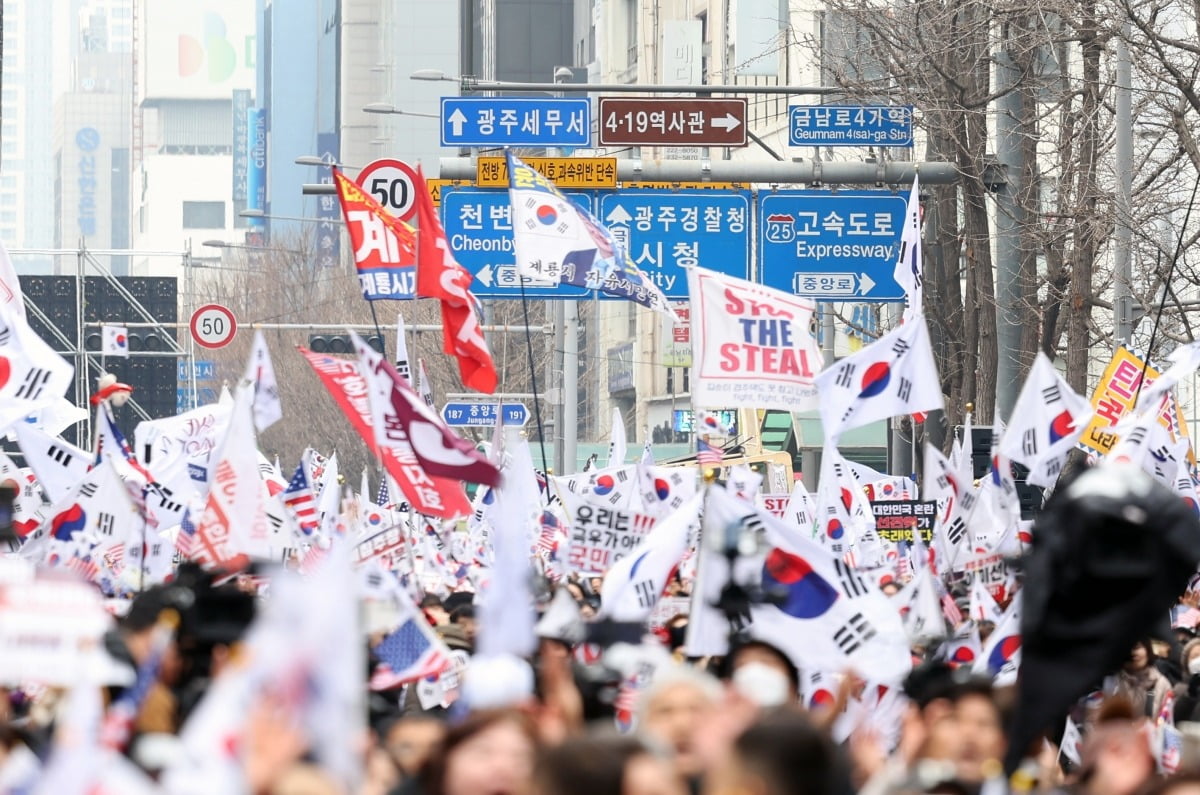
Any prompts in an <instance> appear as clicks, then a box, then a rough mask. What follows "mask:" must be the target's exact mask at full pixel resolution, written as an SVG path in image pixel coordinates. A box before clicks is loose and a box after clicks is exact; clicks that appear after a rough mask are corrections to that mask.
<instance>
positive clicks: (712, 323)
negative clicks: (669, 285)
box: [688, 268, 823, 411]
mask: <svg viewBox="0 0 1200 795" xmlns="http://www.w3.org/2000/svg"><path fill="white" fill-rule="evenodd" d="M688 295H689V297H690V299H691V308H692V381H691V386H692V403H693V405H696V406H704V407H709V408H750V409H783V410H787V411H803V410H805V409H812V408H816V407H817V389H816V385H815V381H814V378H815V376H816V373H817V371H818V370H819V369H820V367H821V362H822V361H823V359H822V356H821V349H820V346H819V345H818V344H817V339H816V335H815V327H814V324H813V310H814V308H815V305H814V304H813V303H812V302H811V301H809V300H807V299H804V298H799V297H797V296H794V295H788V294H787V293H784V292H781V291H779V290H773V289H771V288H770V287H764V286H762V285H761V284H754V283H753V282H748V281H745V280H743V279H737V278H734V277H732V276H726V275H724V274H720V273H716V272H714V271H710V270H705V269H704V268H690V269H689V270H688Z"/></svg>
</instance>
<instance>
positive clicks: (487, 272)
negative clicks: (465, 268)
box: [475, 265, 492, 287]
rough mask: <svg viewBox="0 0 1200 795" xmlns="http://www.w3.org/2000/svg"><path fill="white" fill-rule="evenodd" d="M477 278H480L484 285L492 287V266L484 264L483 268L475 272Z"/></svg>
mask: <svg viewBox="0 0 1200 795" xmlns="http://www.w3.org/2000/svg"><path fill="white" fill-rule="evenodd" d="M475 278H476V279H478V280H479V283H480V284H482V285H483V286H484V287H491V286H492V266H491V265H484V266H483V267H482V268H480V269H479V273H476V274H475Z"/></svg>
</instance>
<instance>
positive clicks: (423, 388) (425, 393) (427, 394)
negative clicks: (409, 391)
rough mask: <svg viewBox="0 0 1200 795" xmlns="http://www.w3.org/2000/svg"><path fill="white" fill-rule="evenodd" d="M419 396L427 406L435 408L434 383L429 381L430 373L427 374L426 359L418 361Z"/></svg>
mask: <svg viewBox="0 0 1200 795" xmlns="http://www.w3.org/2000/svg"><path fill="white" fill-rule="evenodd" d="M417 394H418V395H420V396H421V400H424V401H425V405H426V406H429V408H433V383H432V382H431V381H430V380H429V373H427V372H425V360H424V359H418V360H417Z"/></svg>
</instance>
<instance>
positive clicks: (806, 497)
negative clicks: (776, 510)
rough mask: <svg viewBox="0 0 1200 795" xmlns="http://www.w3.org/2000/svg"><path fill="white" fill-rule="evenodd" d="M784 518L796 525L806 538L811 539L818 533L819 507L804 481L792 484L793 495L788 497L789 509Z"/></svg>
mask: <svg viewBox="0 0 1200 795" xmlns="http://www.w3.org/2000/svg"><path fill="white" fill-rule="evenodd" d="M783 518H784V519H786V520H787V521H789V522H792V523H793V524H795V525H796V529H797V530H799V531H800V533H801V534H802V535H803V536H804V537H805V538H811V537H813V536H814V535H815V533H816V531H817V506H816V505H815V504H814V503H813V499H812V496H811V495H810V494H809V493H808V489H807V488H806V487H805V485H804V481H803V480H797V481H796V482H795V483H793V484H792V493H791V495H790V496H789V497H788V504H787V508H786V509H785V510H784V514H783Z"/></svg>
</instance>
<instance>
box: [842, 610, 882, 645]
mask: <svg viewBox="0 0 1200 795" xmlns="http://www.w3.org/2000/svg"><path fill="white" fill-rule="evenodd" d="M873 637H875V628H874V627H872V626H871V623H870V622H869V621H867V619H865V618H863V614H862V613H855V614H854V615H852V616H851V617H850V620H849V621H847V622H846V623H845V624H844V625H843V626H842V627H841V628H840V629H838V631H837V632H835V633H833V642H834V643H836V644H837V645H838V648H839V649H841V650H842V653H843V654H853V653H854V652H856V651H858V650H859V649H860V648H862V645H863V644H864V643H866V642H868V641H869V640H871V638H873Z"/></svg>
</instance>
